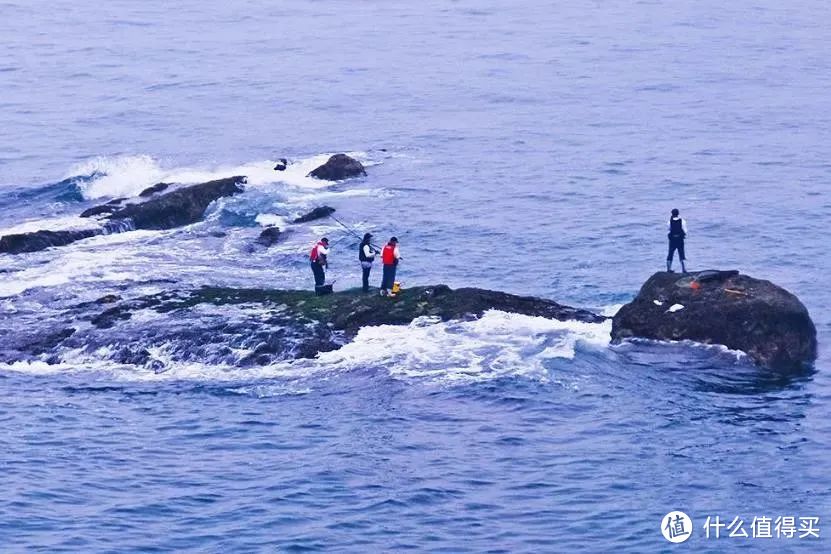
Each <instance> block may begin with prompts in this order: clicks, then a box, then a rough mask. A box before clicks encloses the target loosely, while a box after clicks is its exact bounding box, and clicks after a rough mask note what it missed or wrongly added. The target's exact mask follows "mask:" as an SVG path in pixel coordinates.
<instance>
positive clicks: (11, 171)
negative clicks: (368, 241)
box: [0, 0, 831, 552]
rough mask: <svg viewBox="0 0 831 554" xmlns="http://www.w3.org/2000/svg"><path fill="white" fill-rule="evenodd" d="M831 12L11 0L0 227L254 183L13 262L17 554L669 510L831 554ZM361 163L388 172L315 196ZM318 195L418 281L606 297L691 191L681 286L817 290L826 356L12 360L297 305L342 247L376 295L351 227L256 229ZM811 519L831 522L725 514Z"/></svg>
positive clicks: (416, 336)
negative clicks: (702, 279)
mask: <svg viewBox="0 0 831 554" xmlns="http://www.w3.org/2000/svg"><path fill="white" fill-rule="evenodd" d="M829 22H831V5H829V4H828V3H827V2H820V1H817V0H797V1H794V2H787V3H783V2H774V1H772V0H747V1H745V0H740V1H737V2H730V3H723V2H712V1H698V2H691V1H688V0H679V1H676V2H657V1H654V2H653V1H642V2H624V1H609V2H573V3H550V2H541V1H538V0H529V1H526V2H515V3H510V2H500V1H498V0H480V1H479V2H472V1H466V0H460V1H455V2H451V1H441V2H440V1H434V0H427V1H423V2H418V3H415V2H405V1H400V0H394V1H390V2H383V3H381V2H362V1H359V0H331V1H315V2H309V1H299V0H284V1H280V2H267V1H265V0H247V1H239V2H225V3H206V2H195V1H192V0H183V1H180V2H177V3H176V4H175V6H174V5H172V4H169V3H165V2H159V1H146V2H141V3H138V2H128V1H125V0H116V1H112V2H107V3H100V2H89V1H86V0H82V1H76V2H66V1H55V2H41V1H38V0H34V1H22V0H11V1H9V0H6V1H3V2H0V124H2V125H0V128H2V131H0V187H2V188H0V228H1V229H2V232H0V235H2V234H7V233H8V232H11V231H13V230H37V229H43V228H48V229H58V228H71V227H73V226H77V225H78V224H79V221H78V218H77V214H78V213H79V212H80V211H81V210H82V209H84V208H86V207H89V206H91V205H94V204H95V203H100V202H102V201H106V200H108V199H111V198H116V197H122V196H129V195H133V194H136V193H138V192H139V191H141V190H142V189H143V188H145V187H146V186H149V185H152V184H154V183H156V182H160V181H171V180H172V181H183V182H198V181H200V180H207V179H211V178H217V177H221V176H229V175H235V174H244V175H247V176H248V177H249V185H248V190H247V191H246V192H245V193H244V194H242V195H239V196H237V197H234V198H232V199H224V200H222V201H220V202H218V203H217V204H216V205H215V206H213V207H212V208H211V209H210V210H209V213H208V216H207V218H206V220H205V221H204V222H201V223H198V224H195V225H192V226H189V227H185V228H182V229H177V230H172V231H137V232H134V233H125V234H120V235H110V236H105V237H96V238H93V239H89V240H86V241H82V242H79V243H76V244H73V245H71V246H67V247H63V248H57V249H51V250H47V251H43V252H38V253H32V254H24V255H19V256H10V255H2V256H0V321H2V326H0V327H1V329H0V353H1V354H2V361H3V363H2V364H0V421H1V422H2V434H0V488H1V489H2V491H3V494H2V496H0V545H2V547H1V548H2V550H3V551H9V552H14V551H28V550H36V551H37V550H40V551H50V552H52V551H69V552H93V551H112V552H127V551H157V552H167V551H194V552H248V551H252V552H254V551H275V550H286V551H317V550H326V551H352V552H358V551H362V552H367V551H368V552H399V551H404V550H415V551H443V552H484V551H488V552H561V551H572V550H583V551H593V552H608V551H612V550H617V549H622V550H625V551H637V552H643V551H655V550H664V549H670V547H672V548H684V546H676V547H673V545H671V544H670V543H668V542H666V541H665V540H664V538H663V537H662V535H661V533H660V530H659V526H660V523H661V519H662V516H663V515H664V514H665V513H667V512H669V511H671V510H676V509H679V510H683V511H685V512H686V513H688V514H689V515H690V516H691V517H692V519H693V522H694V524H695V532H694V536H693V537H692V538H691V539H690V541H688V543H686V546H687V547H691V548H693V549H694V550H696V551H698V550H709V551H726V550H733V549H740V548H743V547H744V548H752V549H754V550H766V551H775V552H785V551H792V550H794V551H801V550H805V551H827V549H828V547H827V544H826V543H827V539H826V538H825V536H826V534H827V533H828V532H831V531H829V530H828V529H826V524H827V523H831V520H829V519H826V518H829V517H831V510H830V509H829V508H831V494H829V487H831V476H829V473H828V471H827V460H828V459H829V455H830V454H831V441H829V431H831V424H829V416H831V382H829V377H828V371H827V370H828V368H829V366H831V363H829V362H831V357H829V354H828V351H827V348H826V347H825V345H826V344H827V341H828V339H829V336H831V308H829V306H830V305H831V292H829V290H828V285H827V282H828V279H827V273H828V271H829V269H831V253H829V250H828V248H827V234H828V227H829V226H831V200H829V196H828V192H827V186H828V182H829V180H830V179H831V162H830V161H829V159H831V150H830V149H829V144H831V103H830V102H829V99H828V98H829V95H828V90H829V88H831V56H829V54H831V51H829V45H830V44H831V41H829V38H828V37H829V33H828V27H829ZM343 151H345V152H350V153H352V154H353V155H355V156H356V157H358V158H360V159H361V160H363V161H364V162H365V163H366V164H367V166H368V176H367V177H366V178H362V179H357V180H352V181H345V182H341V183H337V184H334V185H331V186H326V185H325V184H324V183H319V182H315V181H314V180H312V179H309V178H306V177H305V174H306V173H307V172H308V170H309V169H311V168H313V167H314V166H315V165H316V164H317V163H319V162H321V161H323V160H325V159H326V157H327V155H328V154H330V153H334V152H343ZM280 157H287V158H289V159H290V160H291V161H292V162H293V163H292V165H290V167H289V170H288V171H287V172H285V173H284V174H277V173H275V172H273V171H272V170H271V168H272V166H273V164H274V160H276V159H278V158H280ZM322 203H326V204H329V205H332V206H334V207H335V208H337V210H338V212H337V214H338V217H339V218H340V219H342V220H343V221H344V222H346V223H348V224H349V225H350V226H354V227H355V228H356V229H359V230H361V231H363V230H370V231H372V232H374V233H375V234H376V236H379V237H385V236H388V235H391V234H395V235H397V236H398V237H399V238H400V239H401V249H402V254H403V256H404V258H405V260H404V263H403V264H402V267H401V271H400V278H401V280H402V281H403V282H404V286H405V288H406V287H407V286H408V285H416V284H428V283H447V284H450V285H451V286H481V287H486V288H493V289H499V290H504V291H508V292H512V293H519V294H533V295H537V296H544V297H549V298H553V299H556V300H558V301H560V302H563V303H567V304H571V305H576V306H583V307H589V308H594V309H597V310H602V311H605V312H606V313H613V312H614V310H615V309H616V307H617V306H619V305H621V304H623V303H625V302H626V301H628V300H629V299H631V298H632V297H633V296H634V294H635V293H636V292H637V290H638V288H639V286H640V285H641V284H642V283H643V281H644V280H645V279H646V278H647V277H648V276H649V275H650V274H651V273H652V272H653V271H656V270H659V269H661V268H662V265H663V263H664V262H663V258H664V256H665V247H666V245H665V230H664V225H665V221H666V217H667V215H668V212H669V210H670V209H671V208H673V207H678V208H680V209H681V210H682V214H683V215H684V216H685V217H686V218H687V220H688V224H689V228H690V234H689V239H688V242H687V250H688V256H689V258H690V262H689V263H690V266H691V267H693V268H698V269H701V268H707V267H719V268H738V269H741V270H742V271H744V272H747V273H749V274H751V275H754V276H757V277H762V278H767V279H770V280H772V281H774V282H776V283H778V284H780V285H782V286H784V287H786V288H788V289H789V290H791V291H793V292H794V293H796V294H797V295H798V296H799V297H800V298H801V299H802V301H803V302H804V303H805V305H806V306H807V307H808V309H809V311H810V313H811V315H812V317H813V319H814V321H815V323H816V326H817V331H818V336H819V344H820V358H819V360H818V361H817V364H816V367H815V371H812V372H807V373H804V374H799V375H782V374H777V373H772V372H768V371H764V370H760V369H758V368H755V367H753V366H752V365H751V364H749V363H748V362H747V360H746V359H744V358H743V357H742V356H741V355H740V354H739V353H736V352H731V351H726V350H725V349H719V348H712V347H710V348H705V347H702V346H696V345H692V344H674V345H656V344H651V345H647V344H624V345H619V346H613V345H610V344H609V336H608V333H609V326H608V325H585V324H576V323H574V324H559V323H557V322H550V321H546V320H542V319H538V318H528V317H521V316H513V315H508V314H503V313H499V312H493V313H488V314H487V315H485V316H484V317H483V318H482V319H481V320H479V321H475V322H449V323H436V322H430V321H421V322H416V323H414V324H413V325H411V326H409V327H401V328H395V327H381V328H368V329H365V330H364V331H363V332H362V333H361V334H359V336H358V337H357V339H356V340H355V342H353V343H352V344H349V345H347V346H346V347H344V348H343V349H342V350H340V351H338V352H334V353H328V354H325V355H322V356H320V357H319V358H318V359H316V360H311V361H309V360H305V361H298V362H281V363H274V364H270V365H267V366H262V367H242V366H235V365H234V364H233V363H230V364H229V363H227V360H217V359H200V358H199V357H191V358H188V357H187V356H185V355H183V354H182V353H181V352H180V351H176V350H175V349H173V348H172V347H168V346H166V345H164V344H161V345H159V344H153V345H152V348H151V350H152V352H151V353H152V354H153V356H154V357H155V358H156V360H157V361H159V363H161V364H162V366H163V371H158V367H156V368H155V369H154V368H150V367H144V366H141V365H130V364H125V363H121V362H119V361H118V360H117V357H116V355H115V351H116V350H117V347H118V345H119V344H120V342H119V341H123V340H126V338H125V337H127V335H118V336H116V335H115V333H116V331H113V333H114V335H113V337H112V339H111V340H109V339H105V340H102V341H101V342H100V343H96V344H88V345H84V347H79V348H76V349H75V350H61V351H59V352H55V353H54V356H52V358H51V359H46V358H45V357H38V356H34V357H30V358H26V357H25V356H20V355H18V354H16V353H17V352H18V350H19V347H20V346H21V345H25V344H29V343H31V342H32V341H35V340H38V339H39V338H42V337H44V336H48V335H49V334H50V333H54V332H55V331H58V330H59V329H58V328H57V327H56V323H55V322H56V321H58V320H61V318H65V317H66V314H68V313H69V314H71V313H74V312H72V310H73V309H74V308H73V307H77V306H79V305H81V304H83V303H84V302H87V301H90V300H94V299H96V298H100V297H102V296H104V295H107V294H118V295H120V296H122V297H133V296H140V295H143V294H149V293H154V292H159V291H163V290H170V289H175V290H184V289H189V288H193V287H198V286H201V285H205V284H212V285H223V286H240V287H243V286H244V287H260V288H271V287H274V288H304V287H309V286H310V281H311V275H309V272H308V267H307V264H306V263H305V261H304V259H305V255H306V252H307V250H308V248H309V246H310V245H311V243H312V242H313V240H314V239H315V238H316V237H317V236H320V235H321V234H327V235H328V236H329V237H330V238H332V240H333V244H334V252H333V255H332V262H333V263H332V266H333V267H332V274H333V276H335V277H337V279H338V286H343V287H348V286H355V285H357V284H358V282H359V275H360V268H359V267H358V266H357V262H356V261H355V260H354V258H355V255H354V251H353V249H354V246H355V241H354V239H353V237H352V236H351V235H349V233H347V232H346V230H345V229H343V228H342V227H340V226H339V225H337V224H336V223H334V222H332V221H328V220H327V221H322V222H316V223H313V224H311V225H306V226H296V227H292V228H291V232H290V234H289V235H288V237H287V239H286V240H285V241H284V242H283V243H281V244H280V245H278V246H276V247H274V248H271V249H268V250H266V249H263V248H258V247H254V246H253V243H254V240H255V239H256V237H257V235H258V234H259V232H260V231H261V230H262V227H263V226H264V225H267V224H269V223H277V224H280V225H281V226H284V225H285V223H284V222H285V220H286V219H289V218H291V217H293V216H295V215H297V214H299V213H301V212H303V211H304V210H305V209H307V208H311V207H314V206H316V205H319V204H322ZM379 277H380V276H374V278H379ZM823 283H825V284H823ZM157 315H158V314H157ZM260 315H261V314H259V312H258V308H257V307H256V306H241V307H237V308H233V309H232V308H227V309H224V310H217V311H213V312H211V311H209V310H205V311H202V312H195V313H193V314H190V315H188V316H187V317H189V318H192V319H187V318H185V319H180V318H177V317H172V316H171V317H166V318H161V319H159V318H158V317H157V316H153V315H152V314H144V315H143V316H142V317H139V318H134V320H133V321H132V322H131V323H130V325H133V327H129V326H128V327H126V328H125V329H124V330H122V331H121V333H127V334H128V335H129V334H130V333H134V334H135V336H139V332H140V331H141V330H146V329H151V330H154V329H160V328H165V327H175V326H195V327H198V326H199V325H201V324H203V323H205V322H216V321H219V322H222V321H236V320H240V319H245V318H249V319H250V318H257V317H260ZM84 324H85V323H84V321H83V318H81V317H79V319H78V321H77V325H78V326H82V325H84ZM151 335H152V333H151ZM142 336H144V335H142ZM148 336H150V335H148ZM127 338H129V337H127ZM205 340H206V341H209V340H219V341H220V342H221V341H222V340H223V339H222V337H220V338H219V339H217V337H215V336H206V337H205ZM229 340H230V339H229ZM234 344H236V343H234ZM245 353H246V352H244V348H243V349H241V351H240V352H239V357H242V356H244V354H245ZM789 515H792V516H797V517H799V516H816V517H820V518H821V520H820V529H821V537H823V538H821V539H819V540H817V539H810V538H803V539H799V538H793V539H767V540H765V539H755V540H754V539H752V538H749V539H741V538H727V537H725V536H724V535H726V532H725V531H723V534H722V538H720V539H718V540H716V539H707V538H706V537H705V535H704V530H703V527H702V525H703V523H704V520H705V518H706V517H707V516H713V517H714V516H720V518H721V519H722V520H726V521H727V522H728V523H729V522H730V521H731V520H732V519H733V518H734V517H736V516H739V517H741V518H743V519H744V521H745V528H746V529H747V531H748V532H750V522H751V521H752V519H753V517H754V516H768V517H772V518H775V517H777V516H789Z"/></svg>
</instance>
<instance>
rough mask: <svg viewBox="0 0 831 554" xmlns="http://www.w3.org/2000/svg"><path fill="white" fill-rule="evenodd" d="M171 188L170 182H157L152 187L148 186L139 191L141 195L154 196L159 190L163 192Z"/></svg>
mask: <svg viewBox="0 0 831 554" xmlns="http://www.w3.org/2000/svg"><path fill="white" fill-rule="evenodd" d="M169 188H170V183H156V184H155V185H153V186H152V187H148V188H146V189H144V190H143V191H141V192H140V193H139V196H141V197H146V196H153V195H154V194H156V193H157V192H162V191H163V190H167V189H169Z"/></svg>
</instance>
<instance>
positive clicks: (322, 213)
mask: <svg viewBox="0 0 831 554" xmlns="http://www.w3.org/2000/svg"><path fill="white" fill-rule="evenodd" d="M333 213H335V208H330V207H329V206H320V207H317V208H315V209H314V210H312V211H310V212H309V213H307V214H305V215H302V216H300V217H298V218H297V219H295V220H294V221H292V223H308V222H309V221H314V220H315V219H323V218H324V217H329V216H330V215H332V214H333Z"/></svg>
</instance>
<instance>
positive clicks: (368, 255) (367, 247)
mask: <svg viewBox="0 0 831 554" xmlns="http://www.w3.org/2000/svg"><path fill="white" fill-rule="evenodd" d="M371 240H372V235H371V234H369V233H367V234H365V235H364V239H363V240H362V241H361V244H360V246H358V259H359V260H360V261H361V271H362V272H363V286H364V292H369V273H370V272H371V271H372V262H374V261H375V255H376V254H377V253H378V252H377V251H376V250H375V249H374V248H373V247H372V244H371V243H370V241H371Z"/></svg>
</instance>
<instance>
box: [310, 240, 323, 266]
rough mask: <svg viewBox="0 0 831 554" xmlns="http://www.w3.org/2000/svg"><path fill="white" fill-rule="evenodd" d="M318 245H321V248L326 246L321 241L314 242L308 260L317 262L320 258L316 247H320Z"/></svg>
mask: <svg viewBox="0 0 831 554" xmlns="http://www.w3.org/2000/svg"><path fill="white" fill-rule="evenodd" d="M320 246H322V247H323V248H326V245H325V244H323V243H322V242H319V243H317V244H315V245H314V248H312V253H311V254H309V260H310V261H312V262H317V261H318V260H320V252H318V251H317V249H318V247H320Z"/></svg>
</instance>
